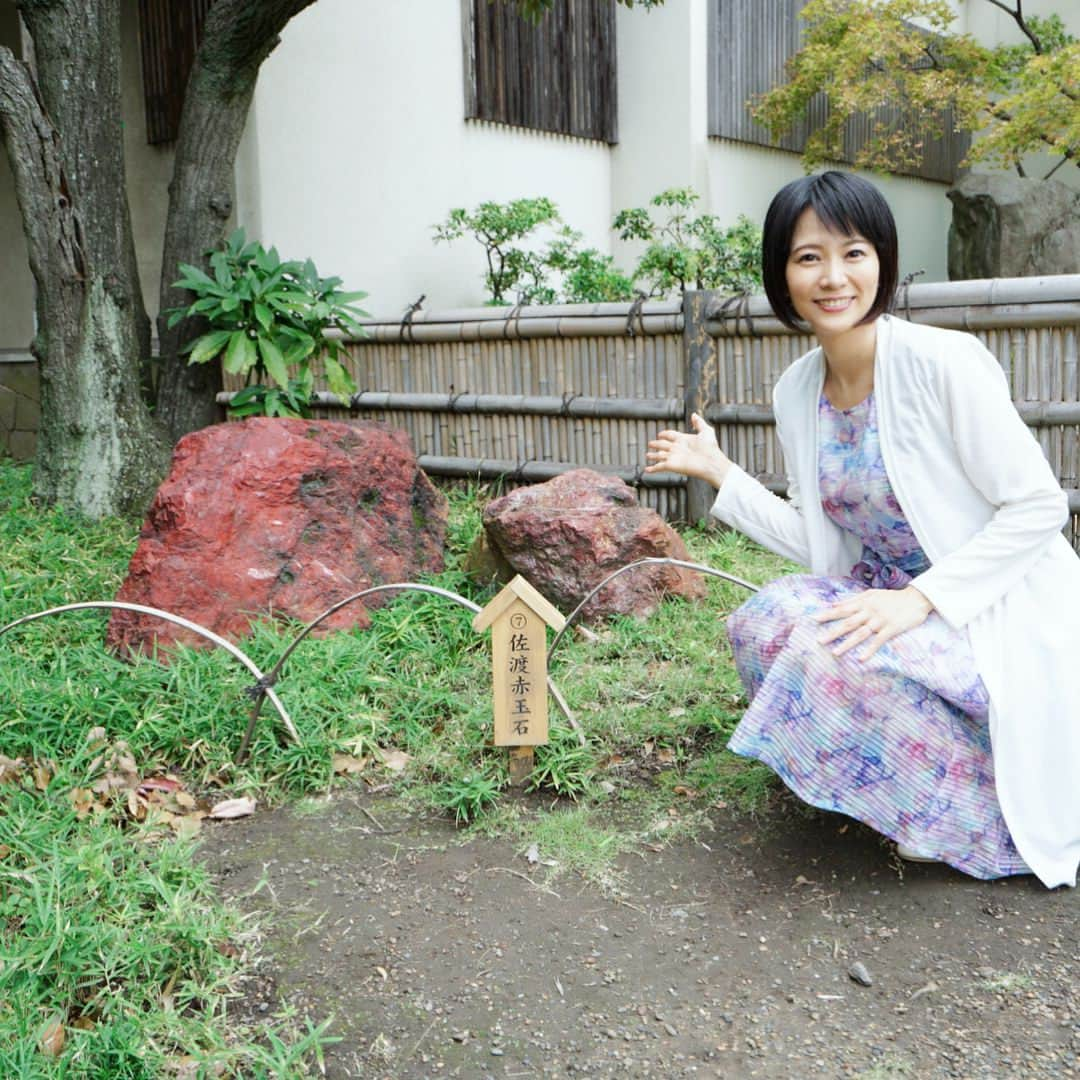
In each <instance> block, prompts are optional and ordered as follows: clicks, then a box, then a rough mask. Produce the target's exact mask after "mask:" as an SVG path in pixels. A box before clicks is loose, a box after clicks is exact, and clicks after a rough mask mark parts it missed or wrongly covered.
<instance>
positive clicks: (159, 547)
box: [108, 417, 446, 649]
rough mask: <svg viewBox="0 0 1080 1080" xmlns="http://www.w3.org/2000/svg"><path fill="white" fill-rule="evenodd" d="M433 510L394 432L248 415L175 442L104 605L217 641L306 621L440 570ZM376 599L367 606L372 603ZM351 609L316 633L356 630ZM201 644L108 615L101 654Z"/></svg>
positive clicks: (436, 499)
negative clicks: (112, 602)
mask: <svg viewBox="0 0 1080 1080" xmlns="http://www.w3.org/2000/svg"><path fill="white" fill-rule="evenodd" d="M445 535H446V499H445V497H444V496H443V495H442V494H441V493H440V492H439V491H437V490H436V489H435V488H434V487H433V486H432V484H431V481H430V480H428V478H427V476H425V475H424V473H423V472H421V470H420V469H419V467H418V466H417V464H416V457H415V455H414V454H413V451H412V448H411V446H410V443H409V437H408V435H407V434H406V433H405V432H404V431H400V430H395V429H392V428H389V427H386V426H385V425H382V424H376V423H339V422H336V421H325V420H322V421H314V420H282V419H270V418H266V417H256V418H252V419H249V420H244V421H242V422H240V423H229V424H217V425H215V426H213V427H208V428H204V429H203V430H202V431H196V432H193V433H192V434H191V435H187V436H185V437H184V438H183V439H181V440H180V442H179V443H178V444H177V447H176V450H175V452H174V454H173V461H172V468H171V470H170V472H169V476H168V478H167V479H166V480H165V482H164V483H163V484H162V485H161V487H160V489H159V490H158V493H157V496H156V497H155V499H154V502H153V504H152V505H151V507H150V510H149V512H148V514H147V518H146V522H145V524H144V525H143V529H142V533H141V535H140V538H139V544H138V547H137V548H136V550H135V554H134V556H133V557H132V559H131V565H130V567H129V568H128V576H127V579H126V580H125V581H124V583H123V585H122V586H121V587H120V591H119V593H118V594H117V597H116V598H117V600H123V601H127V602H130V603H137V604H146V605H149V606H150V607H156V608H162V609H163V610H165V611H169V612H172V613H174V614H177V615H183V616H184V617H185V618H187V619H190V620H192V621H193V622H197V623H199V624H201V625H202V626H205V627H206V628H207V629H209V630H213V631H215V632H216V633H218V634H220V635H222V636H223V637H227V638H230V639H236V638H240V637H242V636H244V635H245V634H246V633H247V632H248V630H249V625H250V621H251V619H253V618H258V617H260V616H265V615H277V616H287V617H288V618H291V619H297V620H299V621H301V622H310V621H311V620H312V619H314V618H315V617H316V616H317V615H319V614H320V613H321V612H323V611H325V610H326V609H327V608H328V607H330V606H331V605H332V604H334V603H336V602H337V601H338V600H343V599H344V598H345V597H347V596H349V595H351V594H352V593H355V592H359V591H361V590H362V589H365V588H368V587H369V586H371V585H376V584H385V583H389V582H395V581H413V580H415V579H416V577H417V575H419V574H425V573H431V572H435V571H439V570H441V569H442V568H443V550H444V548H443V545H444V539H445ZM376 602H377V600H376ZM367 623H368V618H367V614H366V612H365V610H364V606H363V602H359V601H358V602H356V603H354V604H350V605H348V606H346V607H345V608H343V609H342V610H341V611H340V612H339V613H337V614H336V615H334V616H332V618H331V619H329V620H327V622H326V623H324V624H323V626H324V627H326V628H327V629H341V628H345V627H351V626H357V625H359V626H366V625H367ZM155 636H156V639H157V642H158V644H159V645H168V644H170V643H172V642H178V641H179V642H183V643H184V644H189V645H205V644H207V642H206V640H205V639H204V638H201V637H199V636H198V635H195V634H193V633H191V632H189V631H186V630H183V629H182V628H180V627H177V626H174V625H172V624H169V623H166V622H164V621H163V620H160V619H152V618H148V617H146V616H142V615H138V614H135V613H130V612H123V611H117V612H114V614H113V617H112V619H111V621H110V623H109V630H108V643H109V645H110V646H112V647H114V648H128V649H142V648H146V647H147V646H149V645H150V644H151V643H152V641H153V639H154V638H155Z"/></svg>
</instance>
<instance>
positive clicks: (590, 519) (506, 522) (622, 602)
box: [483, 469, 705, 621]
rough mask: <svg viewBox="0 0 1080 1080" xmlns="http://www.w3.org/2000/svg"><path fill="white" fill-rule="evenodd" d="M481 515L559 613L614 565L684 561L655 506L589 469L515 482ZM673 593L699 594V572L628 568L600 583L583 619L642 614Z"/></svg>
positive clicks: (502, 550) (498, 545)
mask: <svg viewBox="0 0 1080 1080" xmlns="http://www.w3.org/2000/svg"><path fill="white" fill-rule="evenodd" d="M483 520H484V529H485V532H486V533H487V538H488V540H489V541H490V543H491V545H492V547H494V548H495V549H497V551H498V553H499V554H500V555H501V556H502V557H503V558H504V559H505V560H506V561H507V562H508V563H509V564H510V566H511V567H512V568H513V570H514V572H515V573H518V574H521V576H522V577H524V578H525V579H526V580H528V581H529V582H530V583H531V584H533V585H534V586H535V587H536V588H537V589H539V590H540V592H542V593H543V594H544V596H546V597H547V598H548V599H549V600H550V601H551V602H552V603H553V604H555V606H556V607H558V608H559V610H560V611H562V612H563V614H564V615H569V614H570V612H571V611H572V610H573V609H574V608H575V607H576V606H577V605H578V604H579V603H580V602H581V601H582V600H584V599H585V597H586V595H588V592H589V590H590V589H592V588H594V587H595V586H596V585H598V584H599V583H600V582H601V581H602V580H603V579H604V578H605V577H606V576H607V575H608V574H610V573H612V572H613V571H615V570H617V569H618V568H619V567H620V566H625V565H626V564H627V563H632V562H636V561H637V560H638V559H645V558H665V557H666V558H673V559H684V560H687V561H689V560H690V556H689V554H688V553H687V550H686V545H685V544H684V543H683V542H682V539H681V538H680V537H679V535H678V533H676V532H675V530H674V529H672V528H671V527H670V526H669V525H667V524H666V523H665V521H664V520H663V518H661V517H660V515H659V514H658V513H656V511H655V510H649V509H647V508H646V507H643V506H640V505H639V504H638V501H637V496H636V495H635V494H634V490H633V488H631V487H629V486H628V485H627V484H625V483H623V481H622V480H619V479H618V478H617V477H611V476H604V475H602V474H601V473H598V472H594V471H592V470H591V469H574V470H572V471H570V472H567V473H563V474H562V475H561V476H557V477H556V478H555V479H554V480H549V481H548V482H547V483H544V484H535V485H532V486H531V487H522V488H518V489H517V490H516V491H512V492H510V494H508V495H504V496H502V498H499V499H495V500H494V501H493V502H491V503H489V504H488V505H487V507H486V508H485V510H484V519H483ZM672 595H677V596H686V597H693V598H700V597H703V596H704V595H705V586H704V583H703V581H702V580H701V576H700V575H699V574H696V573H694V572H693V571H689V570H681V569H679V568H678V567H675V566H655V567H654V566H649V567H642V568H641V569H638V570H631V571H630V572H629V573H627V574H623V575H622V576H621V577H618V578H616V579H615V580H614V581H613V582H611V584H610V585H608V586H606V587H605V588H604V589H603V591H602V592H600V593H599V594H598V595H597V596H596V598H595V599H594V600H592V601H591V602H590V604H589V606H588V607H587V608H586V609H585V611H584V612H583V615H585V617H586V618H587V619H588V620H590V621H595V620H596V619H599V618H601V617H603V616H606V615H614V614H620V615H636V616H639V617H645V616H647V615H650V614H651V613H652V612H653V611H655V610H656V608H657V606H658V605H659V603H660V601H661V600H662V599H663V598H664V597H665V596H672Z"/></svg>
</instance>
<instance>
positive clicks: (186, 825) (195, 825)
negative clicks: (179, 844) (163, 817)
mask: <svg viewBox="0 0 1080 1080" xmlns="http://www.w3.org/2000/svg"><path fill="white" fill-rule="evenodd" d="M205 816H206V815H205V814H202V813H198V814H170V815H169V825H170V827H171V828H172V831H173V832H174V833H176V835H177V836H179V837H180V838H181V839H185V838H190V837H192V836H194V835H195V834H196V833H197V832H198V831H199V830H200V829H201V828H202V819H203V818H204V817H205Z"/></svg>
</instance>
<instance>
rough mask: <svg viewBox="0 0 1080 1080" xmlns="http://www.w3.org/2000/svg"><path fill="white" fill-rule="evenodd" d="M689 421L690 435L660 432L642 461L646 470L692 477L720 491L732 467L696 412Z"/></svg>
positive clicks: (710, 431)
mask: <svg viewBox="0 0 1080 1080" xmlns="http://www.w3.org/2000/svg"><path fill="white" fill-rule="evenodd" d="M690 422H691V424H692V425H693V428H694V430H693V432H685V431H661V432H660V434H659V435H657V436H656V438H655V439H653V440H652V442H650V443H649V451H648V453H647V454H646V455H645V458H646V460H647V461H649V462H650V464H649V465H648V466H647V467H646V469H645V471H646V472H647V473H654V472H673V473H680V474H682V475H683V476H695V477H697V478H698V479H701V480H707V481H708V482H709V483H710V484H712V486H713V487H714V488H719V487H720V485H721V484H723V482H724V478H725V477H726V476H727V473H728V469H730V468H731V459H730V458H729V457H728V456H727V454H725V453H724V451H723V450H721V449H720V446H719V444H718V443H717V441H716V432H715V431H713V429H712V428H711V427H710V426H709V425H708V424H707V423H705V421H704V420H703V419H702V418H701V417H700V416H698V414H697V413H693V414H692V416H691V417H690Z"/></svg>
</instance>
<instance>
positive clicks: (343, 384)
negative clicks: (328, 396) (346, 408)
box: [323, 353, 356, 404]
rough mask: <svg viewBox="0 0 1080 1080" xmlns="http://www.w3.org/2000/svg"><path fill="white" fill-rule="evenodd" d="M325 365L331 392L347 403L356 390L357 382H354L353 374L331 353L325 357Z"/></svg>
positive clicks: (343, 402)
mask: <svg viewBox="0 0 1080 1080" xmlns="http://www.w3.org/2000/svg"><path fill="white" fill-rule="evenodd" d="M323 366H324V367H325V368H326V381H327V383H328V384H329V386H330V392H331V393H332V394H337V396H338V397H339V398H340V399H341V401H342V404H345V403H346V402H348V400H349V396H350V395H351V394H352V393H353V392H354V391H355V390H356V383H354V382H353V379H352V376H351V375H350V374H349V373H348V372H347V371H346V370H345V368H344V367H342V366H341V364H339V363H338V361H337V360H335V359H334V358H333V357H332V356H330V354H329V353H328V354H327V355H326V356H324V357H323Z"/></svg>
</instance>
